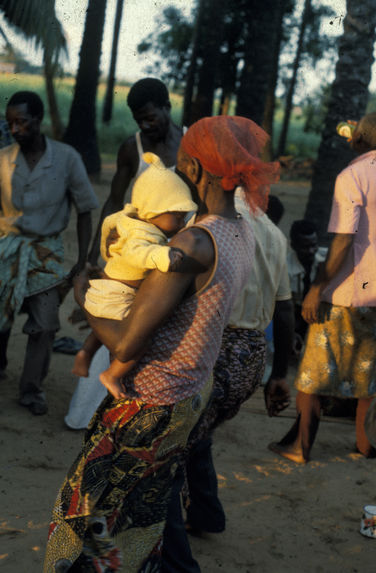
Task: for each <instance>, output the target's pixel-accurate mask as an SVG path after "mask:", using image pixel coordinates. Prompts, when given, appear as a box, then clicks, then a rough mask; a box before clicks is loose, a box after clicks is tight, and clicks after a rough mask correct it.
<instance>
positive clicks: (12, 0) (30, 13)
mask: <svg viewBox="0 0 376 573" xmlns="http://www.w3.org/2000/svg"><path fill="white" fill-rule="evenodd" d="M0 10H1V11H2V12H3V15H4V17H5V19H6V21H7V23H8V24H10V25H11V26H12V27H13V28H15V30H16V31H18V32H21V33H22V34H23V35H24V36H25V38H27V39H29V40H33V41H34V43H35V46H36V47H41V48H43V49H45V50H47V51H48V52H49V53H50V54H51V57H53V58H54V59H56V60H57V59H58V57H59V55H60V54H61V53H63V54H65V55H66V54H67V43H66V39H65V35H64V31H63V27H62V25H61V23H60V22H59V20H58V19H57V17H56V13H55V0H0Z"/></svg>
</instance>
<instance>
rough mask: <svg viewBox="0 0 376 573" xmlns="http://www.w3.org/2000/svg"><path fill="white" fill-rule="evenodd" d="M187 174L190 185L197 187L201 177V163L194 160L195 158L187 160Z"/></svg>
mask: <svg viewBox="0 0 376 573" xmlns="http://www.w3.org/2000/svg"><path fill="white" fill-rule="evenodd" d="M188 173H189V178H190V180H191V181H192V183H194V184H195V185H197V184H198V183H199V182H200V180H201V177H202V167H201V163H200V162H199V160H198V159H196V158H195V157H190V158H189V164H188Z"/></svg>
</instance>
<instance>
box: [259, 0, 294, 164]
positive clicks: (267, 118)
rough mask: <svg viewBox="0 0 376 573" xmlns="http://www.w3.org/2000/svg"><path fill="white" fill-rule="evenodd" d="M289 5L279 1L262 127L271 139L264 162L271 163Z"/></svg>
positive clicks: (265, 151) (266, 147)
mask: <svg viewBox="0 0 376 573" xmlns="http://www.w3.org/2000/svg"><path fill="white" fill-rule="evenodd" d="M287 7H288V4H287V3H286V1H285V0H278V14H277V16H276V17H277V21H278V28H277V35H276V39H275V45H274V50H273V66H272V73H271V77H270V83H269V86H268V90H267V93H266V98H265V108H264V121H263V124H262V127H263V128H264V129H265V131H266V133H268V134H269V135H270V139H269V141H268V142H267V144H266V145H265V149H264V151H263V159H264V161H271V160H272V159H273V155H274V154H273V121H274V111H275V90H276V87H277V82H278V71H279V55H280V53H281V45H282V38H283V20H284V16H285V12H286V9H287Z"/></svg>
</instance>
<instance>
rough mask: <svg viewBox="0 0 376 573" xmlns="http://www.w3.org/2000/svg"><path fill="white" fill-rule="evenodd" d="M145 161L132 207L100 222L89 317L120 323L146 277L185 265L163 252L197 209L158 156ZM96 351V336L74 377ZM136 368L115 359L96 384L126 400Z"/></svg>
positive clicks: (174, 252) (79, 357)
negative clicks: (99, 262) (99, 274)
mask: <svg viewBox="0 0 376 573" xmlns="http://www.w3.org/2000/svg"><path fill="white" fill-rule="evenodd" d="M143 159H144V161H145V162H146V163H148V164H149V167H148V168H147V169H146V170H145V171H144V172H143V173H142V174H141V175H140V176H139V177H138V179H137V180H136V182H135V185H134V187H133V191H132V203H127V204H126V205H125V206H124V209H123V210H122V211H119V212H117V213H114V214H112V215H110V216H109V217H106V219H105V220H104V221H103V225H102V236H101V255H102V258H103V259H104V260H105V261H106V266H105V268H104V278H101V279H95V280H91V281H90V288H89V289H88V291H87V293H86V298H85V308H86V310H87V311H88V312H90V314H92V315H93V316H97V317H102V318H111V319H115V320H122V319H123V318H124V317H125V316H127V314H128V313H129V311H130V306H131V304H132V302H133V299H134V297H135V294H136V292H137V289H138V288H139V286H140V284H141V282H142V280H143V279H144V278H145V276H146V275H147V274H148V272H150V270H152V269H158V270H160V271H161V272H171V271H172V272H173V271H176V270H178V268H179V266H180V263H181V262H182V259H183V253H182V252H181V251H180V250H179V249H174V248H171V247H168V246H167V239H168V237H172V236H173V235H174V234H176V233H177V232H178V231H179V230H180V229H182V228H183V227H184V225H185V216H186V215H187V213H188V212H192V211H196V209H197V205H196V204H195V203H194V202H193V201H192V199H191V194H190V191H189V188H188V186H187V185H186V184H185V183H184V182H183V181H182V179H181V178H180V177H179V176H178V175H176V174H175V173H174V172H173V171H171V170H170V169H168V168H167V167H165V166H164V165H163V163H162V161H161V160H160V159H159V157H158V156H157V155H154V154H153V153H144V155H143ZM100 346H101V342H100V341H99V340H98V339H97V338H96V336H95V334H94V333H93V332H92V333H90V335H89V336H88V337H87V339H86V340H85V342H84V345H83V348H82V349H81V350H80V351H79V352H78V353H77V354H76V358H75V362H74V367H73V370H72V372H73V373H74V374H77V375H78V376H88V370H89V366H90V362H91V359H92V357H93V356H94V354H95V352H96V351H97V350H98V348H99V347H100ZM134 363H135V361H130V362H127V363H124V362H120V361H119V360H117V359H114V360H113V361H112V362H111V364H110V367H109V368H108V369H107V370H105V371H104V372H102V374H101V375H100V377H99V378H100V381H101V382H102V384H103V385H104V386H105V387H106V388H107V390H108V391H109V392H110V393H111V394H112V395H113V396H114V397H115V398H117V399H120V398H124V397H125V393H124V390H123V387H122V385H121V378H122V377H123V376H124V375H125V374H126V373H127V372H128V371H129V370H130V369H131V368H132V367H133V365H134Z"/></svg>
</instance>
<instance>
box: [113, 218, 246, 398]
mask: <svg viewBox="0 0 376 573" xmlns="http://www.w3.org/2000/svg"><path fill="white" fill-rule="evenodd" d="M194 226H195V227H200V228H203V229H205V230H206V231H207V232H208V233H209V234H210V236H211V238H212V240H213V243H214V247H215V258H216V260H215V264H214V269H213V272H212V274H211V277H210V278H209V280H208V282H207V283H206V285H205V286H204V287H203V288H202V289H201V290H200V291H199V292H197V293H195V294H194V295H193V296H191V297H189V298H187V299H186V300H184V301H183V302H182V303H181V304H179V306H178V307H177V308H176V310H175V311H174V313H173V314H172V315H171V316H170V317H169V318H168V319H167V320H166V322H164V323H163V325H162V326H161V327H160V328H159V329H158V330H157V331H156V332H155V334H154V335H153V337H152V339H151V342H150V344H149V346H148V350H147V351H146V353H145V354H144V356H143V357H142V358H141V360H140V361H139V363H138V365H137V366H136V367H135V368H134V370H132V372H130V374H129V375H128V376H127V377H126V379H125V380H124V382H125V385H126V387H127V388H131V387H133V389H134V390H135V392H136V396H135V397H137V398H139V399H140V400H142V401H143V402H146V403H149V404H157V405H167V404H174V403H176V402H179V401H181V400H184V399H185V398H188V397H190V396H192V395H193V394H196V393H197V392H198V391H199V390H200V389H201V388H202V386H203V385H204V384H205V382H207V380H208V378H209V376H210V374H211V371H212V369H213V366H214V363H215V361H216V359H217V357H218V353H219V349H220V346H221V341H222V334H223V330H224V328H225V326H226V325H227V322H228V319H229V315H230V311H231V309H232V306H233V303H234V301H235V299H236V297H237V296H238V294H239V293H240V291H241V289H242V288H243V287H244V286H245V284H246V281H247V278H248V277H249V272H250V270H251V266H252V263H253V257H254V238H253V234H252V230H251V228H250V226H249V225H248V223H247V222H246V221H245V220H244V219H231V220H229V219H224V218H222V217H218V216H214V215H209V216H207V217H205V219H203V220H202V221H200V223H199V224H197V225H194Z"/></svg>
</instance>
